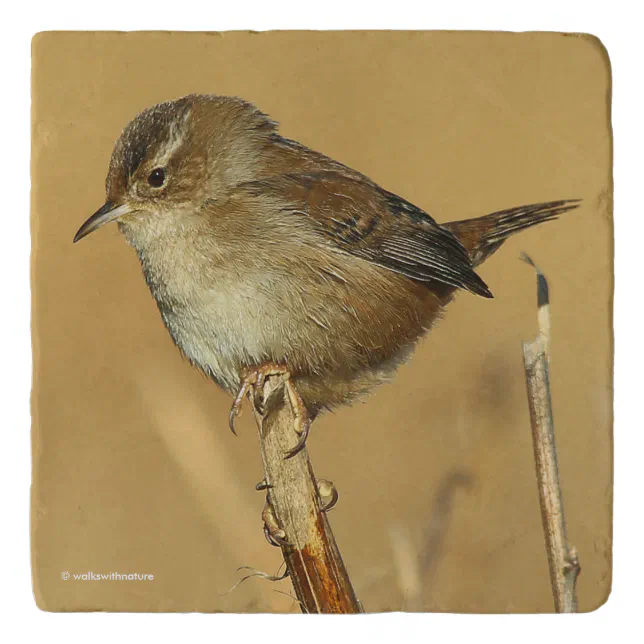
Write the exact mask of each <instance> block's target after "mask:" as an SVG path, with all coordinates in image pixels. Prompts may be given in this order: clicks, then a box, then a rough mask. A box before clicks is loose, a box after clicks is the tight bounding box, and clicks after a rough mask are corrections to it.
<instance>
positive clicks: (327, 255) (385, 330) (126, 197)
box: [74, 95, 578, 455]
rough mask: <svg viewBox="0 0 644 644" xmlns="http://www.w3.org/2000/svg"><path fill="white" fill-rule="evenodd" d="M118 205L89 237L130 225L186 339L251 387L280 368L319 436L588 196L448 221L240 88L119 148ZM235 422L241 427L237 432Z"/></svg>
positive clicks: (210, 369)
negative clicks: (524, 244) (508, 253)
mask: <svg viewBox="0 0 644 644" xmlns="http://www.w3.org/2000/svg"><path fill="white" fill-rule="evenodd" d="M106 192H107V201H106V203H105V205H104V206H103V207H102V208H101V209H100V210H98V211H97V212H96V213H95V214H94V215H92V216H91V217H90V218H89V219H88V220H87V221H86V222H85V223H84V224H83V225H82V226H81V228H80V230H79V231H78V232H77V233H76V236H75V238H74V241H78V240H79V239H81V238H82V237H85V236H86V235H87V234H89V233H90V232H92V231H94V230H96V229H98V228H100V227H101V226H103V225H104V224H106V223H108V222H111V221H117V222H118V225H119V228H120V230H121V231H122V232H123V234H124V235H125V237H126V239H127V241H128V242H129V243H130V244H131V245H132V246H133V247H134V248H135V250H136V252H137V254H138V256H139V259H140V261H141V266H142V267H143V273H144V275H145V279H146V281H147V283H148V286H149V287H150V290H151V292H152V295H153V296H154V298H155V300H156V302H157V305H158V307H159V310H160V312H161V316H162V318H163V321H164V323H165V325H166V327H167V329H168V331H169V332H170V335H171V336H172V338H173V340H174V342H175V343H176V345H177V346H178V347H179V349H180V350H181V351H182V352H183V354H184V355H185V356H186V357H187V358H188V360H190V361H191V362H192V363H193V364H195V365H196V366H197V367H199V368H200V369H201V370H202V371H203V372H205V373H206V374H207V375H208V376H210V377H212V379H213V380H214V381H215V382H216V383H217V384H218V385H219V386H220V387H223V388H224V389H226V390H227V391H229V392H231V393H233V394H234V395H236V399H235V403H234V405H233V408H232V410H231V427H232V426H233V422H234V418H235V416H236V415H237V413H238V412H239V408H240V406H241V403H242V401H243V399H244V396H245V395H246V394H247V393H248V392H249V391H250V389H251V388H252V387H253V386H261V384H262V383H263V380H264V378H265V377H267V376H268V375H270V374H274V373H284V374H288V379H287V387H288V391H289V395H290V399H291V401H292V402H293V403H294V407H295V410H296V414H297V416H298V418H299V419H300V429H301V438H300V441H299V442H298V445H297V446H295V447H294V449H293V450H292V451H291V452H290V453H289V455H293V454H295V453H297V452H298V451H299V450H300V449H301V448H302V447H303V445H304V441H305V440H306V436H307V433H308V428H309V425H310V421H311V420H312V419H313V418H315V416H316V415H317V414H318V413H319V412H320V411H321V410H323V409H325V408H331V407H335V406H337V405H341V404H343V403H347V402H349V401H351V400H353V399H355V398H356V397H358V396H361V395H362V394H364V393H366V392H367V391H369V390H370V389H371V388H372V387H374V386H375V385H377V384H379V383H381V382H383V381H385V380H387V379H388V378H389V377H390V376H391V375H392V373H393V372H394V370H395V369H396V367H397V366H398V365H399V364H400V363H401V362H402V361H404V360H405V358H407V357H408V356H409V354H410V353H411V351H412V349H413V347H414V344H415V343H416V341H417V340H418V339H419V338H420V337H421V336H422V335H423V334H424V333H425V332H426V331H428V330H429V329H430V328H431V327H432V325H433V324H434V322H435V321H436V320H437V319H438V317H439V316H440V314H441V311H442V309H443V308H444V307H445V305H446V304H447V303H448V302H449V301H450V300H451V299H452V297H453V296H454V293H455V291H456V290H457V289H465V290H467V291H470V292H472V293H475V294H476V295H482V296H483V297H487V298H489V297H492V294H491V293H490V290H489V289H488V287H487V286H486V284H485V283H484V282H483V280H482V279H481V278H480V277H479V276H478V275H477V274H476V273H475V271H474V269H475V267H476V266H478V265H479V264H481V263H482V262H483V261H485V260H486V259H487V258H488V257H489V256H490V255H491V254H492V253H494V252H495V251H496V250H497V249H498V248H499V246H500V245H501V244H502V243H503V241H504V240H505V239H506V238H507V237H509V236H510V235H512V234H514V233H516V232H519V231H520V230H523V229H525V228H528V227H530V226H534V225H536V224H539V223H541V222H544V221H550V220H552V219H554V218H556V217H557V215H560V214H561V213H564V212H567V211H569V210H571V209H573V208H576V207H577V205H578V201H577V200H573V201H571V200H565V201H551V202H548V203H539V204H534V205H529V206H520V207H518V208H511V209H509V210H503V211H500V212H495V213H492V214H491V215H487V216H485V217H480V218H478V219H470V220H466V221H456V222H451V223H447V224H442V225H439V224H437V223H436V222H435V221H434V219H433V218H432V217H430V216H429V215H428V214H427V213H426V212H424V211H423V210H421V209H420V208H418V207H417V206H414V205H413V204H411V203H409V202H408V201H406V200H405V199H403V198H401V197H398V196H397V195H395V194H393V193H391V192H388V191H387V190H385V189H383V188H381V187H380V186H378V185H377V184H376V183H374V182H373V181H372V180H371V179H369V178H368V177H366V176H364V175H363V174H361V173H360V172H357V171H356V170H352V169H351V168H349V167H347V166H345V165H343V164H342V163H339V162H338V161H334V160H333V159H330V158H329V157H327V156H325V155H323V154H321V153H319V152H315V151H314V150H311V149H309V148H307V147H305V146H303V145H301V144H299V143H297V142H295V141H292V140H289V139H287V138H284V137H283V136H281V135H280V134H279V133H278V131H277V124H276V123H275V122H274V121H272V120H271V119H270V118H269V117H268V116H267V115H266V114H263V113H262V112H260V111H259V110H258V109H257V108H256V107H255V106H254V105H252V104H250V103H248V102H246V101H243V100H241V99H239V98H230V97H224V96H210V95H191V96H186V97H184V98H180V99H178V100H174V101H169V102H166V103H161V104H159V105H155V106H153V107H151V108H149V109H147V110H145V111H144V112H142V113H141V114H139V115H138V116H137V117H136V118H135V119H134V120H133V121H132V122H131V123H129V124H128V125H127V126H126V128H125V130H124V131H123V133H122V134H121V137H120V138H119V140H118V141H117V143H116V146H115V148H114V152H113V154H112V159H111V161H110V166H109V171H108V174H107V181H106ZM233 431H234V430H233Z"/></svg>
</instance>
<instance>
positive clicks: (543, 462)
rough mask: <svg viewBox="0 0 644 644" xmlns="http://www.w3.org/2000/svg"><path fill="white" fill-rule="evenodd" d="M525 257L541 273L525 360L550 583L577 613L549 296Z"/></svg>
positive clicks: (561, 608) (563, 604) (559, 605)
mask: <svg viewBox="0 0 644 644" xmlns="http://www.w3.org/2000/svg"><path fill="white" fill-rule="evenodd" d="M522 259H523V260H524V261H525V262H527V263H528V264H530V265H532V266H533V267H534V269H535V270H536V272H537V304H538V307H539V308H538V323H539V331H538V333H537V337H536V338H535V339H534V340H533V341H532V342H524V343H523V363H524V367H525V376H526V384H527V388H528V402H529V405H530V422H531V424H532V440H533V445H534V457H535V463H536V469H537V485H538V488H539V501H540V505H541V520H542V522H543V531H544V535H545V540H546V553H547V555H548V565H549V568H550V582H551V584H552V595H553V598H554V603H555V610H556V611H557V612H558V613H575V612H577V592H576V584H577V577H578V575H579V572H580V570H581V568H580V565H579V560H578V558H577V551H576V549H575V548H574V547H569V545H568V538H567V536H566V521H565V517H564V508H563V499H562V494H561V486H560V483H559V468H558V466H557V449H556V445H555V429H554V422H553V417H552V401H551V396H550V380H549V366H550V301H549V296H548V282H547V281H546V278H545V277H544V275H543V273H542V272H541V271H540V270H539V269H538V268H537V266H536V265H535V264H534V262H533V261H532V260H531V259H530V258H529V257H528V256H527V255H525V254H523V255H522Z"/></svg>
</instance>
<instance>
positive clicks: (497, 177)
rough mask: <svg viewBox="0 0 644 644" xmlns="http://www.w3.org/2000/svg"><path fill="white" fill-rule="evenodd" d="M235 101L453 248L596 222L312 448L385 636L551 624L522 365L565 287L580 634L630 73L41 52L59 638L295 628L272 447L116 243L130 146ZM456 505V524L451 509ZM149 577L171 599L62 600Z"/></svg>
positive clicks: (49, 47)
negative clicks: (157, 630)
mask: <svg viewBox="0 0 644 644" xmlns="http://www.w3.org/2000/svg"><path fill="white" fill-rule="evenodd" d="M192 92H203V93H218V94H229V95H239V96H242V97H244V98H246V99H248V100H250V101H252V102H254V103H256V104H257V105H258V106H259V107H260V108H261V109H262V110H263V111H266V112H268V113H269V114H270V115H271V116H272V117H274V118H275V119H276V120H278V121H280V123H281V131H282V133H283V134H284V135H286V136H288V137H290V138H295V139H298V140H300V141H301V142H303V143H305V144H306V145H308V146H310V147H313V148H316V149H319V150H321V151H322V152H325V153H326V154H328V155H330V156H332V157H335V158H337V159H338V160H340V161H343V162H344V163H346V164H348V165H350V166H352V167H355V168H356V169H358V170H360V171H362V172H364V173H365V174H367V175H369V176H370V177H372V178H373V179H374V180H376V181H377V182H378V183H380V184H381V185H382V186H383V187H385V188H387V189H388V190H391V191H393V192H396V193H397V194H399V195H401V196H404V197H405V198H406V199H408V200H410V201H412V202H413V203H415V204H417V205H419V206H421V207H422V208H424V209H426V210H427V211H428V212H429V213H430V214H431V215H433V216H434V217H435V218H436V219H437V220H438V221H439V222H445V221H449V220H453V219H460V218H465V217H470V216H478V215H482V214H485V213H487V212H491V211H493V210H497V209H501V208H506V207H511V206H516V205H521V204H525V203H530V202H535V201H544V200H550V199H559V198H575V197H581V198H583V199H584V203H583V205H582V207H581V208H580V209H579V210H578V211H576V212H574V213H573V214H570V215H566V217H565V218H564V219H562V220H560V221H558V222H556V223H553V224H548V225H544V226H542V227H539V228H538V229H534V230H531V231H528V232H525V233H523V234H522V235H521V236H519V237H515V238H513V239H512V240H511V241H510V242H508V243H507V244H506V245H505V246H504V247H503V249H502V250H501V251H499V253H497V254H496V255H495V256H494V257H493V258H492V259H491V260H490V261H489V262H488V263H486V264H485V266H484V267H483V268H482V269H481V274H482V276H483V277H484V279H485V280H486V281H487V283H488V284H489V285H490V287H491V288H492V291H493V292H494V294H495V296H496V299H494V300H490V301H486V300H484V299H482V298H476V297H474V296H471V295H469V294H467V293H462V294H460V295H459V296H458V298H457V299H456V301H455V302H454V303H453V304H452V305H450V308H449V310H448V313H447V316H446V318H445V319H444V320H443V321H442V322H441V324H440V325H439V326H438V327H437V328H436V329H435V330H434V331H433V332H432V333H431V335H430V336H429V337H428V338H426V339H425V340H424V341H423V342H422V343H421V344H420V346H419V347H418V349H417V351H416V352H415V354H414V355H413V358H412V359H411V361H410V362H409V363H408V364H407V365H405V366H404V367H403V368H402V369H401V370H400V372H399V374H398V376H397V377H396V379H395V381H394V382H393V383H392V384H390V385H387V386H384V387H382V388H381V389H380V390H379V391H377V392H376V393H375V394H374V395H373V396H372V397H371V398H370V399H369V400H368V401H367V402H366V403H365V404H358V405H356V406H354V407H352V408H346V409H342V410H339V411H337V412H336V413H334V414H332V415H328V416H325V417H323V418H321V419H320V420H319V421H317V422H316V423H315V425H314V427H313V430H312V435H311V437H310V440H309V451H310V454H311V457H312V460H313V463H314V466H315V469H316V473H317V475H318V476H320V477H325V478H328V479H331V480H333V481H334V482H335V484H336V486H337V487H338V489H339V492H340V502H339V505H338V506H337V509H335V510H334V511H333V512H332V513H331V515H330V519H331V523H332V526H333V528H334V531H335V534H336V537H337V540H338V543H339V546H340V549H341V551H342V554H343V557H344V560H345V562H346V564H347V566H348V569H349V572H350V574H351V577H352V579H353V582H354V585H355V587H356V590H357V593H358V595H359V597H360V599H361V600H362V603H363V604H364V606H365V609H366V610H367V611H384V610H401V609H410V610H418V609H424V610H433V611H466V612H533V611H551V610H552V606H553V604H552V598H551V594H550V586H549V578H548V567H547V561H546V556H545V551H544V543H543V533H542V528H541V519H540V513H539V505H538V497H537V489H536V483H535V474H534V465H533V458H532V444H531V434H530V424H529V415H528V408H527V402H526V394H525V384H524V378H523V367H522V357H521V341H522V340H527V339H531V338H532V337H533V336H534V334H535V330H536V313H535V300H536V295H535V277H534V273H533V271H532V270H531V269H530V268H529V267H528V266H526V265H525V264H523V263H521V262H519V261H518V256H519V253H520V252H521V251H522V250H525V251H526V252H528V253H529V254H530V255H531V256H532V257H533V258H534V260H535V261H536V262H537V263H538V264H539V266H540V267H541V268H542V270H543V271H544V272H545V273H546V275H547V276H548V278H549V280H550V285H551V302H552V313H553V346H552V351H553V355H552V386H553V397H554V413H555V421H556V427H557V442H558V448H559V463H560V467H561V479H562V487H563V492H564V500H565V508H566V515H567V521H568V533H569V539H570V541H571V543H573V544H574V545H575V546H576V547H577V549H578V551H579V556H580V559H581V564H582V568H583V570H582V573H581V576H580V578H579V584H578V590H579V601H580V608H581V610H584V611H588V610H592V609H594V608H597V607H598V606H599V605H600V604H601V603H603V602H604V601H605V600H606V598H607V596H608V593H609V591H610V584H611V503H612V442H611V441H612V438H611V424H612V389H611V388H612V330H611V297H612V279H613V278H612V219H611V213H612V203H611V195H612V185H611V133H610V123H609V101H610V69H609V63H608V59H607V55H606V52H605V51H604V50H603V48H602V46H601V44H600V43H599V42H598V41H597V40H595V39H593V38H591V37H587V36H578V35H561V34H547V33H542V34H519V35H514V34H501V33H474V32H473V33H457V32H454V33H447V32H443V33H441V32H424V33H421V32H409V33H404V32H361V33H356V32H354V33H351V32H344V33H339V32H338V33H333V32H330V33H322V32H320V33H317V32H281V33H280V32H273V33H261V34H257V33H242V32H235V33H223V34H218V33H213V34H203V33H192V34H189V33H45V34H40V35H37V36H36V37H35V39H34V42H33V162H32V164H33V191H32V230H33V263H32V267H33V270H32V276H33V343H34V363H35V364H34V390H33V399H32V400H33V459H34V470H33V488H32V550H33V578H34V592H35V596H36V601H37V603H38V605H39V606H40V607H41V608H43V609H46V610H53V611H61V610H97V609H100V610H116V611H226V612H229V611H253V612H256V611H278V612H289V611H290V612H297V611H298V608H297V605H296V604H295V602H294V600H293V599H292V598H291V597H289V593H290V592H291V588H290V584H289V582H288V581H283V582H279V583H273V584H272V583H270V582H267V581H265V580H258V579H252V580H249V581H247V582H246V583H244V584H242V585H241V586H239V587H238V588H237V589H236V590H234V591H233V592H231V593H228V594H226V592H227V591H228V590H229V589H230V588H231V586H233V584H234V583H235V582H236V581H237V580H238V579H239V578H240V576H241V574H242V573H239V572H237V571H236V569H237V568H238V567H239V566H243V565H249V566H253V567H256V568H258V569H260V570H264V571H266V572H269V573H274V572H275V571H276V570H277V569H278V566H279V565H280V560H281V557H280V552H279V550H278V549H276V548H271V547H269V546H268V545H267V543H266V542H265V540H264V536H263V534H262V523H261V519H260V513H261V509H262V506H263V502H264V500H263V495H262V494H261V493H258V492H256V491H255V490H254V485H255V483H256V482H257V481H259V480H260V479H261V478H262V470H261V463H260V458H259V451H258V445H257V436H256V430H255V428H254V425H253V423H252V419H251V417H250V414H249V413H248V411H246V413H245V414H244V416H243V417H242V419H240V422H239V425H238V433H239V437H238V438H235V437H234V436H233V435H232V434H231V433H230V431H229V430H228V427H227V413H228V409H229V406H230V403H231V400H230V398H229V396H228V395H226V394H224V393H223V392H221V391H219V390H218V389H217V388H216V386H215V385H214V384H212V383H210V382H208V381H207V380H206V379H205V378H204V377H203V376H202V375H200V373H198V372H197V371H196V370H195V369H193V368H191V367H190V366H189V365H188V364H187V362H185V361H183V360H182V358H181V357H180V355H179V353H178V352H177V350H176V349H175V348H174V346H173V344H172V342H171V341H170V338H169V336H168V335H167V333H166V331H165V329H164V327H163V325H162V322H161V319H160V316H159V313H158V311H157V309H156V306H155V304H154V302H153V300H152V297H151V296H150V294H149V292H148V290H147V287H146V285H145V282H144V280H143V278H142V275H141V270H140V267H139V264H138V261H137V259H136V257H135V254H134V252H133V251H132V249H130V248H129V247H128V246H127V244H126V243H125V241H124V240H123V239H122V238H121V237H120V236H119V234H118V232H117V230H116V228H115V227H108V228H106V229H104V230H101V231H100V232H99V233H97V234H96V235H92V236H91V238H89V239H88V240H86V241H83V243H81V244H78V245H72V241H71V240H72V237H73V235H74V233H75V231H76V230H77V228H78V227H79V225H80V224H81V223H82V222H83V221H84V220H85V218H86V217H87V216H88V215H89V214H91V213H92V212H94V210H96V209H97V208H98V207H99V206H100V205H101V204H102V203H103V200H104V177H105V174H106V170H107V165H108V161H109V158H110V154H111V150H112V145H113V143H114V141H115V140H116V138H117V137H118V136H119V134H120V132H121V129H122V128H123V126H124V125H125V124H126V123H127V122H128V121H129V120H130V119H131V118H133V117H134V116H135V115H136V114H137V113H138V112H139V111H140V110H142V109H143V108H145V107H148V106H149V105H152V104H154V103H157V102H159V101H163V100H167V99H170V98H176V97H179V96H181V95H184V94H187V93H192ZM437 500H438V501H437ZM66 571H67V572H69V573H70V574H72V575H73V574H82V573H86V572H89V571H92V572H94V573H109V572H120V573H135V572H138V573H148V574H153V575H154V577H155V578H154V581H147V582H144V581H136V582H135V581H75V580H73V579H71V580H67V581H66V580H63V579H62V578H61V573H63V572H66Z"/></svg>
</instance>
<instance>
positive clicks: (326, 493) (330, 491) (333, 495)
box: [317, 479, 340, 512]
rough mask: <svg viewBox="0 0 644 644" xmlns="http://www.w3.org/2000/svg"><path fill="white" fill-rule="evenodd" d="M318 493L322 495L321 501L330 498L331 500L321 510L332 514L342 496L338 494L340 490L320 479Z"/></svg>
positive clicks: (329, 482)
mask: <svg viewBox="0 0 644 644" xmlns="http://www.w3.org/2000/svg"><path fill="white" fill-rule="evenodd" d="M317 483H318V491H319V493H320V499H321V500H322V501H324V500H326V499H327V498H329V500H328V501H327V502H326V503H325V504H324V505H323V506H322V507H321V508H320V511H321V512H330V511H331V510H332V509H333V508H334V507H335V505H336V503H337V502H338V499H339V498H340V495H339V494H338V489H337V488H336V487H335V485H333V483H331V481H327V480H326V479H318V482H317Z"/></svg>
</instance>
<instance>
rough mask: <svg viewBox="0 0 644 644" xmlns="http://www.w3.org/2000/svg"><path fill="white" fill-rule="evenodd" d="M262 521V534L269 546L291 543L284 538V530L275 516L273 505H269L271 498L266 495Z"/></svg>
mask: <svg viewBox="0 0 644 644" xmlns="http://www.w3.org/2000/svg"><path fill="white" fill-rule="evenodd" d="M262 521H263V522H264V536H265V537H266V541H268V543H270V544H271V546H290V545H291V544H290V543H289V542H288V541H287V540H286V532H284V530H283V529H282V527H281V526H280V524H279V522H278V520H277V517H276V516H275V510H273V506H272V505H271V500H270V498H269V496H268V495H266V503H265V505H264V509H263V510H262Z"/></svg>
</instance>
